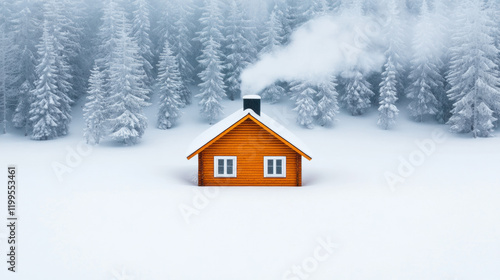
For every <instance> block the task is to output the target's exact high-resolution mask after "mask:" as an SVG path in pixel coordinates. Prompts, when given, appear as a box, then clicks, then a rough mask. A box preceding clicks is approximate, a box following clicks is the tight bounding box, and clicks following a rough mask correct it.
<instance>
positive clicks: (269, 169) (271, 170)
mask: <svg viewBox="0 0 500 280" xmlns="http://www.w3.org/2000/svg"><path fill="white" fill-rule="evenodd" d="M273 163H274V160H272V159H268V160H267V174H269V175H272V174H274V164H273Z"/></svg>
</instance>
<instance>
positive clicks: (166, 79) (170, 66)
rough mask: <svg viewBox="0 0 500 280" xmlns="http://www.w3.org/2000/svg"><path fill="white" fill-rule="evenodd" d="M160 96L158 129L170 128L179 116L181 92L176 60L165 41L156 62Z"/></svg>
mask: <svg viewBox="0 0 500 280" xmlns="http://www.w3.org/2000/svg"><path fill="white" fill-rule="evenodd" d="M156 83H157V85H158V89H159V94H160V109H159V111H158V124H157V126H158V128H159V129H168V128H171V127H172V126H173V125H175V123H176V122H177V120H178V119H179V118H180V116H181V111H180V110H179V108H180V107H181V106H182V101H181V99H180V96H179V93H181V92H182V90H183V83H182V78H181V75H180V73H179V68H178V66H177V60H176V58H175V56H174V54H173V53H172V50H171V49H170V44H169V43H168V40H167V41H165V46H164V48H163V52H162V54H161V55H160V61H159V62H158V77H157V78H156Z"/></svg>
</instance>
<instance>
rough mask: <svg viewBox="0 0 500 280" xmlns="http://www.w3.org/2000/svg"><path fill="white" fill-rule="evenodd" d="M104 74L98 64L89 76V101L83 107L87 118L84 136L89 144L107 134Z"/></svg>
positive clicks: (96, 142) (97, 141) (94, 142)
mask: <svg viewBox="0 0 500 280" xmlns="http://www.w3.org/2000/svg"><path fill="white" fill-rule="evenodd" d="M103 84H104V76H103V75H102V73H101V71H100V70H99V68H98V67H97V66H94V69H93V70H92V71H91V74H90V78H89V90H88V93H87V101H86V103H85V106H84V107H83V112H84V113H83V118H84V120H85V124H86V125H85V129H84V133H83V137H84V138H85V139H86V141H87V144H92V145H93V144H99V142H100V141H101V139H102V138H103V137H104V136H105V135H106V131H105V121H106V119H105V118H104V112H105V108H106V105H105V100H104V96H105V92H104V88H103Z"/></svg>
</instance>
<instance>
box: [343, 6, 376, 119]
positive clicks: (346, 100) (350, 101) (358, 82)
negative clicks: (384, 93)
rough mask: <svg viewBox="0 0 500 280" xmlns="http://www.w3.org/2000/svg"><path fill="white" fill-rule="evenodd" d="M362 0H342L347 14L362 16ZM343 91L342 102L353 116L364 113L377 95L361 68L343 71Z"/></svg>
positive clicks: (344, 11)
mask: <svg viewBox="0 0 500 280" xmlns="http://www.w3.org/2000/svg"><path fill="white" fill-rule="evenodd" d="M362 3H363V2H362V0H352V1H351V2H342V5H343V7H342V9H343V11H342V12H343V13H344V14H345V15H348V16H351V17H360V16H362V15H363V5H362ZM341 76H342V78H343V79H342V81H343V91H342V95H341V98H340V100H341V103H342V105H343V107H345V108H346V109H347V110H348V111H349V112H350V113H351V114H352V115H353V116H356V115H361V114H363V113H364V112H365V111H366V109H368V108H369V107H370V106H371V98H372V97H373V96H374V95H375V94H374V93H373V91H372V90H371V88H370V87H371V86H370V83H369V82H368V81H367V79H366V77H365V76H364V74H363V73H362V72H361V70H359V69H356V68H354V69H351V70H349V71H344V72H343V73H342V75H341Z"/></svg>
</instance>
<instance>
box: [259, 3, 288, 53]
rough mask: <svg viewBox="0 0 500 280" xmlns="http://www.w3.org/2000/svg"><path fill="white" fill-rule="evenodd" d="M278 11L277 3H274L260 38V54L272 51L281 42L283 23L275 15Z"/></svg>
mask: <svg viewBox="0 0 500 280" xmlns="http://www.w3.org/2000/svg"><path fill="white" fill-rule="evenodd" d="M278 12H279V11H278V5H274V8H273V10H272V11H271V14H270V15H269V20H268V21H267V25H266V29H265V31H264V32H263V37H262V39H261V40H260V42H261V44H262V46H263V47H262V49H261V50H260V54H261V55H262V54H265V53H271V52H273V51H274V50H275V49H276V47H278V46H280V45H281V42H283V38H282V34H283V24H282V23H281V22H280V21H279V18H278V15H277V13H278Z"/></svg>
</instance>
